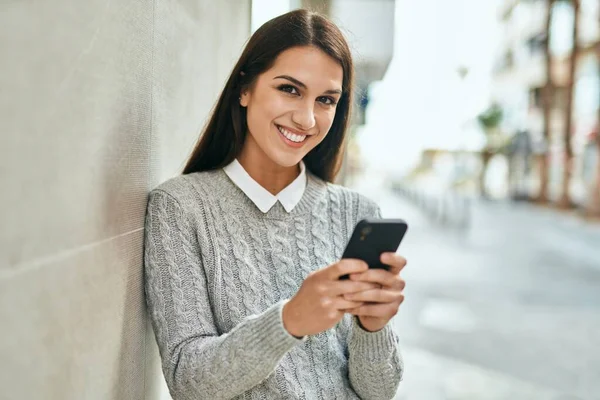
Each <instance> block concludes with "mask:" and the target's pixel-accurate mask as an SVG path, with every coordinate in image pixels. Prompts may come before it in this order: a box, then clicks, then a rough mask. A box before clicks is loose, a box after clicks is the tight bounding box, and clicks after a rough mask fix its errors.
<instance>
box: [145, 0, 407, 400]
mask: <svg viewBox="0 0 600 400" xmlns="http://www.w3.org/2000/svg"><path fill="white" fill-rule="evenodd" d="M352 68H353V67H352V60H351V55H350V50H349V48H348V45H347V43H346V41H345V40H344V38H343V36H342V34H341V32H340V31H339V29H338V28H337V27H336V26H335V25H334V24H332V23H331V22H329V21H328V20H326V19H325V18H323V17H321V16H319V15H317V14H313V13H310V12H308V11H304V10H298V11H293V12H290V13H288V14H285V15H282V16H280V17H277V18H275V19H273V20H271V21H269V22H267V23H266V24H265V25H264V26H262V27H261V28H260V29H259V30H258V31H256V33H255V34H254V35H253V36H252V38H251V39H250V41H249V42H248V44H247V46H246V48H245V50H244V52H243V54H242V56H241V58H240V60H239V61H238V63H237V64H236V66H235V68H234V69H233V72H232V74H231V76H230V78H229V80H228V81H227V83H226V86H225V89H224V90H223V93H222V94H221V96H220V98H219V100H218V103H217V105H216V108H215V109H214V112H213V115H212V117H211V119H210V121H209V123H208V125H207V127H206V128H205V130H204V132H203V134H202V136H201V140H200V141H199V143H198V145H197V146H196V149H195V150H194V152H193V154H192V156H191V158H190V160H189V162H188V163H187V166H186V167H185V170H184V173H183V175H182V176H179V177H176V178H173V179H171V180H169V181H167V182H165V183H163V184H162V185H160V186H159V187H158V188H156V189H155V190H153V191H152V193H151V194H150V199H149V204H148V212H147V218H146V238H145V278H146V293H147V302H148V307H149V311H150V316H151V320H152V323H153V327H154V331H155V333H156V338H157V342H158V345H159V349H160V354H161V358H162V367H163V372H164V374H165V378H166V381H167V384H168V386H169V389H170V392H171V395H172V396H173V398H174V399H176V400H178V399H229V398H244V399H273V398H286V399H290V398H302V399H335V398H340V399H356V398H369V399H371V398H373V399H389V398H392V397H393V396H394V394H395V392H396V389H397V386H398V384H399V382H400V379H401V376H402V370H403V366H402V361H401V357H400V353H399V349H398V339H397V336H396V334H395V333H394V331H393V330H392V328H391V326H390V325H388V321H389V320H390V318H391V317H392V316H393V315H395V314H396V312H397V310H398V306H399V305H400V303H401V302H402V299H403V295H402V290H403V288H404V281H403V280H402V279H401V278H400V276H399V272H400V270H401V269H402V268H403V266H404V265H405V263H406V261H405V260H404V259H403V258H402V257H400V256H397V255H396V254H393V253H390V254H384V255H382V262H384V263H386V264H388V265H390V271H389V272H388V271H384V270H368V268H367V266H366V265H365V263H363V262H361V261H358V260H342V261H340V260H339V259H340V256H341V254H342V251H343V248H344V245H345V243H346V241H347V240H348V238H349V236H350V234H351V233H352V229H353V228H354V225H355V224H356V223H357V222H358V221H359V220H360V219H363V218H367V217H377V216H379V215H380V214H379V209H378V207H377V206H376V205H375V204H374V203H373V202H372V201H370V200H368V199H367V198H365V197H363V196H360V195H358V194H356V193H354V192H351V191H349V190H347V189H344V188H342V187H340V186H336V185H333V184H331V183H330V182H331V181H332V179H333V178H334V176H335V174H336V171H337V168H338V165H339V159H340V156H341V153H342V149H343V142H344V135H345V132H346V126H347V124H348V120H349V116H350V105H351V103H352V73H353V71H352ZM345 274H351V279H350V280H339V277H340V276H342V275H345Z"/></svg>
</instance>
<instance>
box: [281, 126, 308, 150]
mask: <svg viewBox="0 0 600 400" xmlns="http://www.w3.org/2000/svg"><path fill="white" fill-rule="evenodd" d="M279 127H282V128H283V129H285V130H286V131H290V132H292V133H294V134H296V135H302V136H310V135H307V134H305V133H301V132H298V131H297V130H294V129H289V128H288V127H286V126H283V125H277V124H275V129H276V130H277V133H278V134H279V137H280V138H281V140H283V142H284V143H285V144H287V145H288V146H290V147H293V148H295V149H298V148H300V147H302V146H304V144H305V143H306V141H307V140H308V139H309V138H308V137H307V138H306V139H304V141H302V142H300V143H296V142H292V141H291V140H290V139H288V138H286V137H285V136H283V133H281V131H280V130H279Z"/></svg>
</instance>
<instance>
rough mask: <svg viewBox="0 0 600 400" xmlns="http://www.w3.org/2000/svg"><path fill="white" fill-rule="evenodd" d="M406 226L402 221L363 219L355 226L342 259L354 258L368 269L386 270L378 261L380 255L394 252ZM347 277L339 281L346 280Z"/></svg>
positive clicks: (386, 267)
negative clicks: (364, 263)
mask: <svg viewBox="0 0 600 400" xmlns="http://www.w3.org/2000/svg"><path fill="white" fill-rule="evenodd" d="M407 230H408V224H407V223H406V221H404V220H402V219H389V218H381V219H363V220H361V221H359V222H358V223H357V224H356V227H354V232H352V236H351V237H350V241H349V242H348V244H347V245H346V249H345V250H344V253H343V255H342V258H356V259H359V260H363V261H364V262H366V263H367V265H368V266H369V268H380V269H388V266H387V265H385V264H382V263H381V261H379V258H380V256H381V253H387V252H396V251H397V250H398V247H400V242H402V239H403V238H404V235H405V234H406V231H407ZM348 278H349V276H348V275H344V276H342V277H341V278H340V279H348Z"/></svg>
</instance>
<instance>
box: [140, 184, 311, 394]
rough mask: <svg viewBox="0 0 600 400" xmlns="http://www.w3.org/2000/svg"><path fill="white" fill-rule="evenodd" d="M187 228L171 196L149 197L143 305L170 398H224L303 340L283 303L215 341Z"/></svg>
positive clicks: (242, 389) (193, 239) (246, 385)
mask: <svg viewBox="0 0 600 400" xmlns="http://www.w3.org/2000/svg"><path fill="white" fill-rule="evenodd" d="M193 226H194V224H193V223H192V219H191V218H190V216H188V215H186V213H185V210H184V209H183V208H182V207H181V206H180V204H179V203H178V201H177V200H176V199H175V198H174V197H172V196H171V195H170V194H168V193H166V192H164V191H161V190H159V189H157V190H154V191H153V192H152V193H151V194H150V199H149V202H148V209H147V214H146V225H145V247H144V278H145V290H146V302H147V305H148V310H149V314H150V319H151V321H152V326H153V329H154V332H155V335H156V341H157V343H158V347H159V351H160V355H161V361H162V369H163V373H164V375H165V379H166V381H167V385H168V387H169V391H170V393H171V396H172V397H173V399H174V400H183V399H211V400H212V399H229V398H232V397H235V396H237V395H240V394H242V393H244V392H245V391H247V390H249V389H251V388H252V387H254V386H256V385H258V384H259V383H261V382H262V381H263V380H265V379H266V378H267V377H268V376H269V375H270V374H271V373H272V372H273V371H274V370H275V368H276V367H277V365H278V364H279V362H280V360H281V359H282V358H283V356H284V355H285V354H286V353H287V352H288V351H289V350H290V349H291V348H293V347H294V346H295V345H296V344H297V343H299V342H301V340H299V339H297V338H295V337H293V336H291V335H290V334H289V333H288V332H287V331H286V330H285V328H284V327H283V321H282V308H283V305H284V302H279V303H277V304H275V305H273V306H272V307H270V308H269V309H267V310H266V311H264V312H263V313H261V314H259V315H253V316H250V317H248V318H246V319H244V320H243V321H242V322H241V323H239V324H238V325H237V326H236V327H235V328H234V329H232V330H231V331H230V332H228V333H224V334H221V335H219V332H218V329H217V327H216V325H215V322H214V319H213V314H212V308H211V303H210V300H209V295H208V291H207V281H206V275H205V272H204V269H203V265H202V257H201V255H200V254H201V253H200V248H199V244H198V240H197V236H196V235H197V232H196V229H194V228H192V227H193Z"/></svg>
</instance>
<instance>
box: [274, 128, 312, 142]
mask: <svg viewBox="0 0 600 400" xmlns="http://www.w3.org/2000/svg"><path fill="white" fill-rule="evenodd" d="M277 129H279V132H281V134H282V135H283V136H285V137H286V138H287V139H289V140H291V141H292V142H294V143H302V142H304V140H306V138H307V137H308V135H296V134H293V133H291V132H290V131H288V130H287V129H285V128H283V127H281V126H279V125H277Z"/></svg>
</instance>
